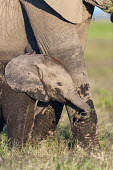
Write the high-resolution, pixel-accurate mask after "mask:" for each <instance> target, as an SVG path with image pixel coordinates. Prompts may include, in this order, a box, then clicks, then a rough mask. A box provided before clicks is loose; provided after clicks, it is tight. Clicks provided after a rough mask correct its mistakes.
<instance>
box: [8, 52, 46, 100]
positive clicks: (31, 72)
mask: <svg viewBox="0 0 113 170" xmlns="http://www.w3.org/2000/svg"><path fill="white" fill-rule="evenodd" d="M40 56H41V57H42V58H43V55H41V54H39V55H37V57H39V62H40V58H41V57H40ZM35 58H36V55H35ZM37 59H38V58H37ZM42 74H43V73H42V71H41V70H40V69H39V68H38V67H37V66H35V65H34V64H33V57H32V55H21V56H18V57H16V58H13V59H12V60H11V61H10V62H9V63H8V64H7V65H6V68H5V78H6V81H7V83H8V85H9V86H10V87H11V88H12V89H13V90H15V91H17V92H18V91H21V92H25V93H27V94H28V95H29V96H30V97H32V98H34V99H37V100H40V101H43V102H47V101H49V97H48V95H47V92H46V90H45V89H44V85H43V83H42V82H41V80H40V77H41V76H42Z"/></svg>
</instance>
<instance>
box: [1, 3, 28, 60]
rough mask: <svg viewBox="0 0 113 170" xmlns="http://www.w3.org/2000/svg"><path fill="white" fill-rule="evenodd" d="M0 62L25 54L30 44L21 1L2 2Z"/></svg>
mask: <svg viewBox="0 0 113 170" xmlns="http://www.w3.org/2000/svg"><path fill="white" fill-rule="evenodd" d="M0 1H1V2H0V60H10V59H11V58H13V57H16V56H18V55H20V54H23V53H24V51H25V48H26V46H27V44H28V41H27V37H26V33H25V26H24V20H23V15H22V10H21V6H20V3H19V0H0Z"/></svg>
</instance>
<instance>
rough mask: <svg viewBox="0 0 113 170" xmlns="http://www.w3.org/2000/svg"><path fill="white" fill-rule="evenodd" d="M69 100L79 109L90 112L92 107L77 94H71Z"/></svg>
mask: <svg viewBox="0 0 113 170" xmlns="http://www.w3.org/2000/svg"><path fill="white" fill-rule="evenodd" d="M67 100H69V101H70V102H72V103H73V104H74V105H75V106H77V107H78V108H80V109H83V110H84V111H85V112H88V111H89V110H90V106H89V105H88V104H87V103H86V102H84V101H83V100H82V99H81V98H80V96H79V95H78V93H77V92H74V95H71V94H70V96H68V97H67Z"/></svg>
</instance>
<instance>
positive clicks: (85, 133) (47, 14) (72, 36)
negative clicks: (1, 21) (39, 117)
mask: <svg viewBox="0 0 113 170" xmlns="http://www.w3.org/2000/svg"><path fill="white" fill-rule="evenodd" d="M27 1H29V3H28V2H26V1H25V3H24V7H25V9H26V11H27V14H28V17H29V19H30V22H31V25H32V28H33V31H34V34H35V36H36V39H37V41H38V44H39V46H40V49H41V51H42V53H43V54H47V55H53V56H55V57H57V58H59V59H60V60H61V61H62V62H63V63H64V65H65V66H66V68H67V69H68V71H69V72H70V74H71V76H72V78H73V80H74V82H75V87H76V90H77V91H78V93H79V94H80V96H81V98H83V100H84V101H86V102H87V103H88V104H89V106H90V107H91V109H94V107H93V103H92V99H91V96H90V93H89V82H88V77H87V73H86V72H85V66H84V61H83V57H82V56H83V51H82V45H81V40H80V36H79V35H78V32H77V30H76V28H75V25H74V24H71V23H68V22H67V21H65V20H64V19H63V18H62V17H61V16H60V15H59V14H58V13H56V12H55V11H54V10H53V9H52V8H50V7H49V6H48V5H47V4H46V3H45V2H44V1H42V0H41V1H40V0H39V1H32V2H31V1H30V0H27ZM34 21H35V22H34ZM42 21H43V22H42ZM67 111H68V115H69V118H70V122H71V127H72V131H73V134H74V137H75V138H76V139H77V140H78V142H79V144H80V145H82V147H89V146H90V145H91V146H97V145H98V139H97V135H96V125H97V117H96V112H95V111H94V110H93V111H91V112H90V113H88V114H87V115H85V114H84V115H83V113H82V112H83V111H81V110H80V109H79V108H77V107H74V109H73V106H67ZM80 115H82V116H80ZM78 118H79V119H78ZM87 127H88V128H87Z"/></svg>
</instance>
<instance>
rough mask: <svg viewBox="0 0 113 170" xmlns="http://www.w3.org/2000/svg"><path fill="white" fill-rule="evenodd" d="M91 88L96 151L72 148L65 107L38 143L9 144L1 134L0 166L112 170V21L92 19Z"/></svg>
mask: <svg viewBox="0 0 113 170" xmlns="http://www.w3.org/2000/svg"><path fill="white" fill-rule="evenodd" d="M85 60H86V65H87V68H88V74H89V78H90V84H91V91H92V96H93V100H94V103H95V107H96V110H97V114H98V133H99V141H100V145H101V152H100V154H99V155H88V154H87V153H85V152H84V151H83V150H82V149H81V148H77V149H75V150H73V146H72V134H71V131H70V125H69V120H68V117H67V114H66V111H65V109H64V111H63V115H62V118H61V120H60V123H59V126H58V128H57V131H56V132H55V134H54V136H53V137H52V138H51V139H48V140H44V141H42V142H41V143H40V144H39V145H35V146H31V145H30V144H29V143H27V144H26V147H24V148H22V150H19V149H17V148H16V147H14V148H12V149H10V148H8V145H7V144H8V139H7V137H6V134H5V132H4V133H3V134H1V135H0V170H39V169H40V170H51V169H52V170H112V169H113V25H112V24H111V23H110V22H109V23H108V22H95V21H93V22H92V24H91V26H90V30H89V37H88V42H87V48H86V51H85Z"/></svg>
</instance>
